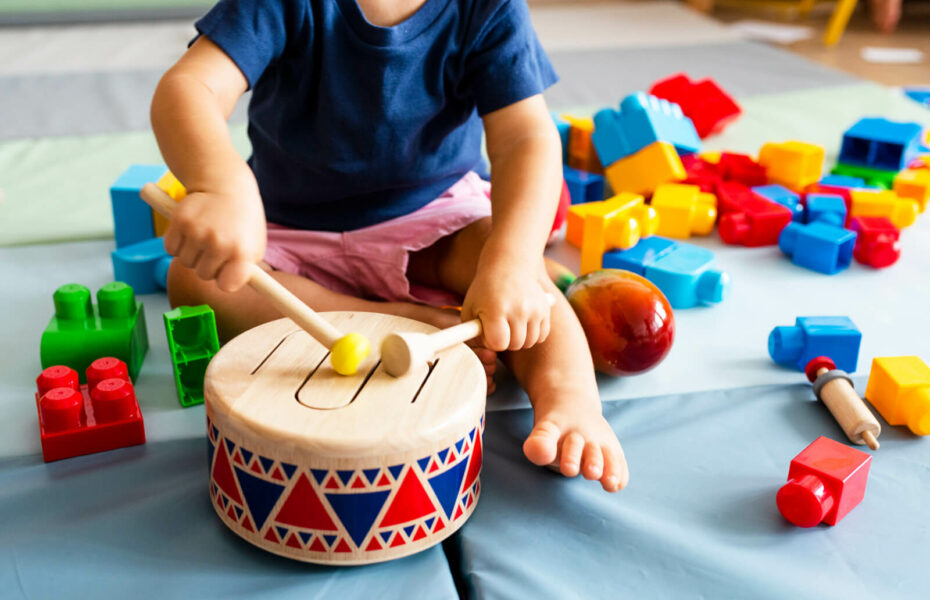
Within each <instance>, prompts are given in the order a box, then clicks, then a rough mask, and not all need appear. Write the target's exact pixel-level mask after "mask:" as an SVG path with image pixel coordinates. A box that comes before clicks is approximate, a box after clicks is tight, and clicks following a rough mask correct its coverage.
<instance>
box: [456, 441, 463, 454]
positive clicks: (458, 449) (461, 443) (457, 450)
mask: <svg viewBox="0 0 930 600" xmlns="http://www.w3.org/2000/svg"><path fill="white" fill-rule="evenodd" d="M464 445H465V438H462V439H460V440H459V441H457V442H455V451H456V452H461V451H462V446H464Z"/></svg>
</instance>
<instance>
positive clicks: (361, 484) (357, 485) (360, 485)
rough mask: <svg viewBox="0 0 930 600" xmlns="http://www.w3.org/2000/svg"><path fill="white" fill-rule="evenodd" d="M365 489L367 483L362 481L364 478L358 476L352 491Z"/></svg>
mask: <svg viewBox="0 0 930 600" xmlns="http://www.w3.org/2000/svg"><path fill="white" fill-rule="evenodd" d="M364 487H365V482H364V481H362V476H361V475H356V476H355V481H354V482H353V483H352V489H358V488H364Z"/></svg>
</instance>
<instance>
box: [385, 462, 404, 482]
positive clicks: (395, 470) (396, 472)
mask: <svg viewBox="0 0 930 600" xmlns="http://www.w3.org/2000/svg"><path fill="white" fill-rule="evenodd" d="M403 470H404V465H394V466H393V467H388V471H390V472H391V477H393V478H394V479H397V476H398V475H400V472H401V471H403Z"/></svg>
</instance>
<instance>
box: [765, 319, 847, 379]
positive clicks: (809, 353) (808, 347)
mask: <svg viewBox="0 0 930 600" xmlns="http://www.w3.org/2000/svg"><path fill="white" fill-rule="evenodd" d="M861 342H862V334H861V333H860V332H859V328H858V327H856V324H855V323H853V322H852V321H851V320H850V319H849V317H798V318H797V319H796V320H795V324H794V325H793V326H782V327H776V328H775V329H773V330H772V332H771V333H770V334H769V356H771V357H772V360H774V361H775V362H776V363H778V364H780V365H784V366H786V367H793V368H795V369H798V370H799V371H803V370H804V368H805V367H806V366H807V363H808V362H810V361H811V359H814V358H817V357H818V356H827V357H829V358H830V359H831V360H832V361H833V362H834V363H836V368H837V369H840V370H842V371H846V372H847V373H853V372H855V370H856V365H857V363H858V362H859V345H860V343H861Z"/></svg>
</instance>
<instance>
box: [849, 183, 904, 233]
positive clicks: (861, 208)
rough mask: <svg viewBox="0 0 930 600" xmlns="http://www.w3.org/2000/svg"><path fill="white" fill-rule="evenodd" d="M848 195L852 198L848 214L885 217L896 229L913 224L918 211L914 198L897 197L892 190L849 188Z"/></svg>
mask: <svg viewBox="0 0 930 600" xmlns="http://www.w3.org/2000/svg"><path fill="white" fill-rule="evenodd" d="M849 195H850V197H851V199H852V206H851V207H850V210H849V214H850V216H852V217H887V218H888V220H889V221H891V222H892V223H893V224H894V226H895V227H897V228H898V229H904V228H905V227H910V226H911V225H913V224H914V221H916V220H917V214H918V213H919V212H920V208H919V205H918V204H917V201H916V200H914V199H912V198H899V197H898V195H897V194H896V193H894V192H893V191H892V190H873V189H867V190H851V191H850V193H849Z"/></svg>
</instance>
